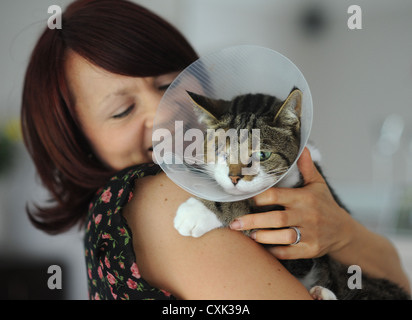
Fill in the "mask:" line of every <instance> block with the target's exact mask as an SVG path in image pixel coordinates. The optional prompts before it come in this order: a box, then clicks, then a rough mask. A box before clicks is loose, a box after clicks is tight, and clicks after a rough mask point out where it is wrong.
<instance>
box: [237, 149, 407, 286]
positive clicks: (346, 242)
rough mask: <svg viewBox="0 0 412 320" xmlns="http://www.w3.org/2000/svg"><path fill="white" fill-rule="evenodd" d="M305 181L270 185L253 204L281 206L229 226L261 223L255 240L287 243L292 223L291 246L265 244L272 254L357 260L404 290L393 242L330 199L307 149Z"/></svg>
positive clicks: (301, 162) (354, 262)
mask: <svg viewBox="0 0 412 320" xmlns="http://www.w3.org/2000/svg"><path fill="white" fill-rule="evenodd" d="M298 166H299V170H300V172H301V173H302V175H303V177H304V180H305V186H304V187H303V188H298V189H282V188H271V189H268V190H267V191H265V192H263V193H261V194H259V195H257V196H256V197H255V203H256V205H258V206H265V205H273V204H279V205H282V206H284V207H285V211H271V212H265V213H262V214H250V215H246V216H243V217H241V218H239V219H237V221H236V224H232V226H231V227H232V228H233V229H236V230H249V229H254V228H262V229H267V230H260V231H257V232H256V233H255V234H253V235H252V237H253V238H254V239H255V240H256V241H257V242H261V243H269V244H290V243H292V242H294V241H295V239H296V232H295V231H294V230H293V229H286V230H268V229H269V228H282V227H292V226H295V227H298V228H299V230H300V232H301V235H302V237H301V241H300V242H299V244H297V245H293V246H275V247H271V249H270V252H271V253H272V254H273V255H274V256H275V257H277V258H278V259H303V258H313V257H319V256H322V255H324V254H329V255H330V256H332V257H333V258H335V259H336V260H338V261H340V262H341V263H343V264H346V265H358V266H360V267H361V269H362V271H363V272H365V273H366V274H369V275H370V276H372V277H377V278H386V279H388V280H391V281H393V282H395V283H397V284H399V285H400V286H402V287H403V288H405V289H406V290H408V292H410V285H409V280H408V278H407V276H406V274H405V273H404V271H403V270H402V266H401V262H400V259H399V256H398V254H397V251H396V249H395V248H394V247H393V245H392V244H391V243H390V242H389V241H388V240H387V239H386V238H384V237H382V236H380V235H378V234H376V233H373V232H371V231H369V230H367V229H366V228H365V227H364V226H362V225H361V224H360V223H358V222H357V221H356V220H354V219H353V218H352V217H351V216H350V215H349V214H348V213H347V212H346V211H345V210H344V209H343V208H341V207H340V206H339V205H338V204H337V203H336V201H335V200H334V198H333V196H332V194H331V192H330V190H329V188H328V186H327V184H326V182H325V180H324V179H323V177H322V176H321V174H320V173H319V172H318V170H317V169H316V167H315V165H314V164H313V162H312V159H311V157H310V153H309V151H308V150H307V149H305V151H304V152H303V153H302V156H301V158H300V159H299V161H298Z"/></svg>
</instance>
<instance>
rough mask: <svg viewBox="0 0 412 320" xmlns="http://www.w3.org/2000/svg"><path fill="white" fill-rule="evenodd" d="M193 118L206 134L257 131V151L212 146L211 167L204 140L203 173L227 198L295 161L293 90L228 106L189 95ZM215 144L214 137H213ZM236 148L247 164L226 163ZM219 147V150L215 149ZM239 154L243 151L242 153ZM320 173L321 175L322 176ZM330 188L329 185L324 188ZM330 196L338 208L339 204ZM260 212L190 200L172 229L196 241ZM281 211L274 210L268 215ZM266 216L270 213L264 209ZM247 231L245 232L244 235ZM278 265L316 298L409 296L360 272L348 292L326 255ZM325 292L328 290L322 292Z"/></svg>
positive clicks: (258, 186) (344, 269) (298, 181)
mask: <svg viewBox="0 0 412 320" xmlns="http://www.w3.org/2000/svg"><path fill="white" fill-rule="evenodd" d="M188 94H189V95H190V98H191V99H192V101H193V104H194V108H195V111H196V113H197V114H198V118H199V121H200V122H201V123H203V124H204V125H205V126H206V127H207V128H208V129H214V130H215V131H216V130H218V129H223V130H224V131H227V130H229V129H230V128H234V129H236V131H237V132H239V131H240V129H247V131H248V132H252V129H256V128H258V129H260V145H259V148H258V149H253V148H252V147H251V145H252V144H251V137H252V135H248V139H247V141H245V139H243V141H242V139H238V141H237V143H238V144H239V148H238V149H231V146H230V145H229V144H224V145H223V147H222V145H221V144H220V146H219V144H218V143H215V144H214V145H215V146H216V152H215V155H216V157H217V159H214V162H213V163H210V161H208V159H207V155H208V154H209V153H207V152H206V149H207V148H206V145H207V146H208V147H209V146H210V138H208V139H205V140H206V142H205V163H204V169H205V170H206V172H207V174H208V175H210V176H211V177H213V179H215V180H216V182H217V183H218V184H219V185H220V186H221V187H222V188H223V189H224V190H225V191H226V192H227V193H230V194H244V193H249V194H250V193H253V192H255V191H258V190H264V189H266V188H267V187H269V186H271V185H273V184H274V183H275V182H276V181H277V180H278V179H279V178H280V177H282V176H283V175H284V174H285V172H286V171H287V170H288V169H289V168H290V166H291V165H292V164H293V163H294V162H295V160H296V158H297V156H298V152H299V148H300V143H301V141H300V136H301V135H300V129H301V121H300V116H301V106H302V92H301V91H300V90H299V89H298V88H293V89H292V90H291V92H290V94H289V96H288V97H287V99H286V100H285V101H281V100H279V99H278V98H276V97H274V96H271V95H265V94H245V95H240V96H237V97H235V98H234V99H232V100H230V101H226V100H215V99H211V98H208V97H205V96H202V95H199V94H195V93H192V92H188ZM215 139H216V137H215ZM241 143H247V145H248V146H249V147H248V149H247V150H248V156H249V157H250V161H249V162H247V161H246V163H242V162H241V161H237V162H236V163H232V162H230V160H231V154H230V153H231V152H233V150H241V149H242V148H241V146H240V144H241ZM218 146H219V147H218ZM308 147H309V149H312V150H311V154H312V159H313V160H314V162H315V165H316V167H317V168H318V170H319V172H321V169H320V167H319V165H318V163H317V161H319V160H320V159H319V158H320V156H319V153H318V152H317V151H316V150H314V149H313V148H312V147H310V146H308ZM243 150H244V149H243ZM253 161H258V162H259V166H258V170H257V171H256V172H252V173H251V174H243V173H244V171H242V170H244V169H247V168H250V167H251V163H252V162H253ZM321 173H322V172H321ZM303 184H304V181H303V178H302V175H301V174H300V172H299V170H298V168H297V165H294V166H293V167H292V168H291V170H290V171H289V173H288V174H287V175H286V176H285V177H284V179H282V180H281V181H280V182H279V183H278V185H277V186H279V187H289V188H291V187H295V188H298V187H302V186H303ZM329 187H330V186H329ZM331 192H332V194H333V196H334V198H335V200H336V201H337V203H338V204H339V205H341V206H342V207H344V206H343V204H342V203H341V201H340V200H339V198H338V197H337V196H336V195H335V194H334V192H333V190H332V189H331ZM259 209H260V210H261V211H262V208H257V207H254V206H253V203H252V202H251V201H250V200H242V201H235V202H213V201H208V200H204V199H200V198H195V197H192V198H189V199H188V200H187V201H186V202H184V203H183V204H181V205H180V207H179V208H178V211H177V213H176V217H175V220H174V226H175V228H176V229H177V230H178V231H179V233H180V234H182V235H184V236H193V237H200V236H202V235H203V234H204V233H206V232H208V231H210V230H212V229H215V228H219V227H227V226H228V225H229V224H230V223H231V222H232V221H233V220H234V219H235V218H237V217H239V216H242V215H245V214H248V213H251V212H252V213H256V212H259ZM275 209H276V210H283V209H284V208H282V207H280V206H273V207H272V208H270V210H275ZM263 210H264V211H268V210H269V208H268V207H266V208H263ZM250 232H251V230H249V231H245V233H246V234H249V233H250ZM281 263H282V264H283V265H284V266H285V267H286V268H287V269H288V270H289V271H290V272H291V273H292V274H293V275H294V276H296V277H297V278H298V279H299V280H300V281H301V282H302V283H303V285H304V286H305V287H306V288H307V289H308V290H309V289H310V293H311V294H312V296H313V297H314V298H315V299H325V300H327V299H330V300H334V299H410V297H409V295H408V294H407V293H406V292H405V291H404V290H402V289H401V288H400V287H399V286H397V285H396V284H394V283H392V282H390V281H388V280H385V279H374V278H370V277H368V276H367V275H365V274H363V273H362V289H349V287H348V285H347V281H348V266H345V265H342V264H341V263H339V262H337V261H335V260H333V259H332V258H331V257H329V256H328V255H325V256H323V257H320V258H314V259H300V260H284V261H281ZM326 288H327V289H326Z"/></svg>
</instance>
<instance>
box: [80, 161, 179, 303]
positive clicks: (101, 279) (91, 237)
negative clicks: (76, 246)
mask: <svg viewBox="0 0 412 320" xmlns="http://www.w3.org/2000/svg"><path fill="white" fill-rule="evenodd" d="M160 171H161V169H160V168H159V167H158V166H156V165H154V164H142V165H138V166H134V167H130V168H127V169H125V170H123V171H121V172H119V173H118V174H116V176H114V177H112V178H111V179H110V181H109V183H108V184H107V185H106V186H105V187H104V188H101V189H100V190H98V191H97V193H96V197H95V199H94V200H93V201H92V202H91V203H90V207H89V211H88V215H87V219H86V224H85V226H86V234H85V238H84V245H85V256H86V267H87V280H88V289H89V298H90V299H92V300H99V299H102V300H103V299H123V300H124V299H125V300H129V299H130V300H132V299H139V300H142V299H145V300H146V299H174V297H173V296H172V295H171V294H170V293H168V292H166V291H165V290H161V289H157V288H154V287H152V286H150V285H149V284H148V283H147V282H146V281H145V280H144V279H143V278H142V277H141V275H140V272H139V264H138V262H136V256H135V254H134V250H133V241H132V233H131V230H130V228H129V226H128V225H127V222H126V219H125V218H124V217H123V215H122V209H123V207H124V206H125V205H126V204H127V203H128V202H129V201H130V199H131V198H132V197H133V187H134V181H135V179H138V178H142V177H144V176H147V175H155V174H157V173H159V172H160Z"/></svg>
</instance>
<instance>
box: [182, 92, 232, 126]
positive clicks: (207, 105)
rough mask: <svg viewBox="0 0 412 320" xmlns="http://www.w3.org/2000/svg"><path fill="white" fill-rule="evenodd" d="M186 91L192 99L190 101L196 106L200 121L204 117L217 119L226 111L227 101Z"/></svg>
mask: <svg viewBox="0 0 412 320" xmlns="http://www.w3.org/2000/svg"><path fill="white" fill-rule="evenodd" d="M186 92H187V94H188V95H189V96H190V98H191V99H192V102H193V103H194V104H195V105H196V106H197V107H198V110H199V111H200V112H197V114H198V115H199V117H200V119H201V122H202V121H203V120H204V117H207V118H209V119H210V120H214V121H218V119H219V118H220V117H221V116H222V114H223V113H225V112H226V111H227V110H226V109H227V108H226V104H227V101H224V100H214V99H211V98H208V97H205V96H202V95H200V94H197V93H193V92H190V91H186Z"/></svg>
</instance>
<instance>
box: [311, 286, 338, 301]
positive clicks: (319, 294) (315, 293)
mask: <svg viewBox="0 0 412 320" xmlns="http://www.w3.org/2000/svg"><path fill="white" fill-rule="evenodd" d="M309 293H310V295H311V296H312V298H313V299H315V300H338V299H337V298H336V296H335V294H334V293H333V292H332V291H330V290H329V289H326V288H324V287H321V286H315V287H313V288H312V289H310V291H309Z"/></svg>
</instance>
